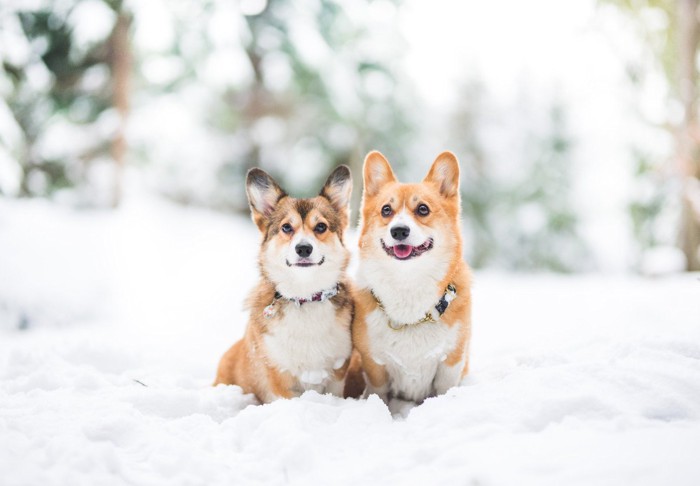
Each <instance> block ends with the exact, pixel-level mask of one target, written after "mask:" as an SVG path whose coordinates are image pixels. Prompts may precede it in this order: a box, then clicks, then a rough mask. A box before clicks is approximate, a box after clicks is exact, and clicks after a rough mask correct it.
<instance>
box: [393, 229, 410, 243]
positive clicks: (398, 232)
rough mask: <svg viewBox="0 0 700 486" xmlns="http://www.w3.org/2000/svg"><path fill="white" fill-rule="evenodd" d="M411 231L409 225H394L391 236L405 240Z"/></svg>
mask: <svg viewBox="0 0 700 486" xmlns="http://www.w3.org/2000/svg"><path fill="white" fill-rule="evenodd" d="M410 233H411V228H409V227H408V226H394V227H393V228H391V237H392V238H394V239H395V240H398V241H403V240H405V239H406V238H408V235H409V234H410Z"/></svg>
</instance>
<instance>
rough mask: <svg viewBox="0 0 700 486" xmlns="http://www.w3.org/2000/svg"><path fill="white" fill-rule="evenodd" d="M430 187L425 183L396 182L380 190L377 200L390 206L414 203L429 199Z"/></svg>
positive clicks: (412, 204)
mask: <svg viewBox="0 0 700 486" xmlns="http://www.w3.org/2000/svg"><path fill="white" fill-rule="evenodd" d="M431 198H432V196H431V194H430V188H429V187H426V186H425V184H401V183H396V184H393V185H391V186H388V187H386V188H385V189H384V191H382V194H381V197H380V198H379V202H380V203H381V204H386V203H389V204H391V205H392V206H395V205H399V206H403V205H411V206H414V205H416V204H417V203H418V202H419V201H425V200H427V199H431Z"/></svg>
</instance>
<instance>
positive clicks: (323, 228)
mask: <svg viewBox="0 0 700 486" xmlns="http://www.w3.org/2000/svg"><path fill="white" fill-rule="evenodd" d="M327 229H328V226H326V223H318V224H317V225H316V227H315V228H314V231H315V232H316V233H318V234H321V233H325V232H326V230H327Z"/></svg>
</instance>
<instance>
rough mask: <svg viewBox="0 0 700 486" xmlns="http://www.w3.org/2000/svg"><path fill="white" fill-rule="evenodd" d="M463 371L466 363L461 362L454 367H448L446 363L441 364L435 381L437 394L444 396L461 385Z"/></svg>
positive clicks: (434, 386) (434, 387)
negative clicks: (454, 387)
mask: <svg viewBox="0 0 700 486" xmlns="http://www.w3.org/2000/svg"><path fill="white" fill-rule="evenodd" d="M463 369H464V361H459V362H457V363H456V364H453V365H448V364H447V362H446V361H443V362H442V363H440V364H439V365H438V369H437V373H435V379H434V380H433V389H434V390H435V394H436V395H442V394H444V393H445V392H446V391H447V390H449V389H450V388H452V387H453V386H457V385H459V382H460V381H462V370H463Z"/></svg>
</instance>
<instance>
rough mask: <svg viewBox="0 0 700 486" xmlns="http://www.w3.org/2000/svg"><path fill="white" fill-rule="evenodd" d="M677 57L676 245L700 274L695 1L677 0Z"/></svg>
mask: <svg viewBox="0 0 700 486" xmlns="http://www.w3.org/2000/svg"><path fill="white" fill-rule="evenodd" d="M677 14H678V26H679V35H678V40H679V46H678V47H679V57H680V59H679V60H680V72H679V75H680V76H679V77H680V79H679V82H680V96H681V102H682V103H683V108H684V117H683V123H682V124H681V126H680V130H679V133H678V147H677V149H678V161H679V164H680V173H681V177H682V179H683V189H682V190H683V194H682V199H683V200H682V215H681V227H680V235H679V236H680V238H679V239H680V246H681V249H682V250H683V253H685V256H686V260H687V269H688V270H689V271H700V255H698V253H700V252H699V250H700V214H698V212H697V210H696V208H695V207H694V206H693V194H692V191H695V190H697V189H696V187H697V182H696V181H697V180H698V179H700V139H699V138H698V134H699V133H700V131H699V130H698V121H697V96H698V90H697V66H696V61H695V59H696V56H697V51H698V40H699V39H700V23H698V0H677Z"/></svg>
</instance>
